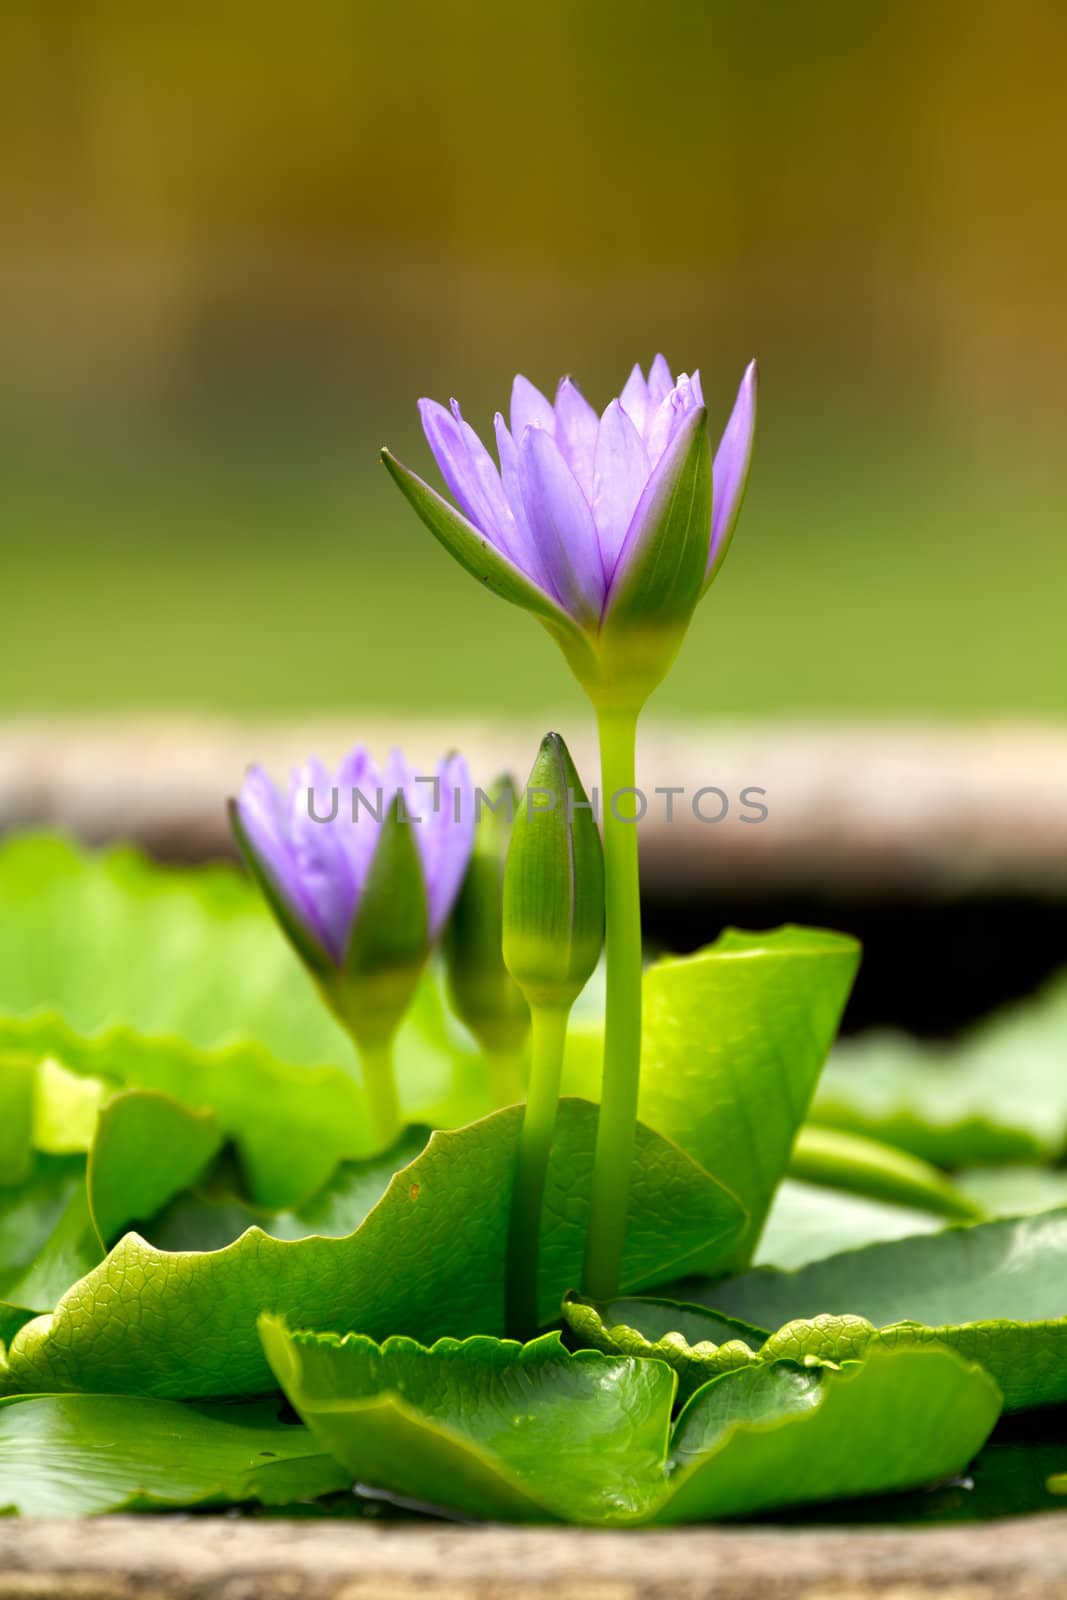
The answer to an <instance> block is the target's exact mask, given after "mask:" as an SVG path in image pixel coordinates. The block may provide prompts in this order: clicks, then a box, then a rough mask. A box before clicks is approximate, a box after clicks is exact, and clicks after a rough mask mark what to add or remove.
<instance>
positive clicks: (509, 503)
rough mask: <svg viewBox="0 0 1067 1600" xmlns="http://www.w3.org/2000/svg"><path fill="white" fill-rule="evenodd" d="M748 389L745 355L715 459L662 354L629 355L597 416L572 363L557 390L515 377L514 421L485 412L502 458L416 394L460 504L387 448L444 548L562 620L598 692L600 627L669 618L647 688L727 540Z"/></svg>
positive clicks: (700, 405) (752, 411)
mask: <svg viewBox="0 0 1067 1600" xmlns="http://www.w3.org/2000/svg"><path fill="white" fill-rule="evenodd" d="M756 389H757V373H756V365H755V362H753V363H751V364H750V365H749V367H748V369H747V371H746V372H745V375H744V377H743V379H742V381H741V386H740V390H739V392H738V395H737V400H736V402H735V405H734V408H733V412H732V414H731V416H730V419H729V421H728V423H727V425H726V429H725V431H724V433H723V435H722V438H721V440H720V442H719V445H718V449H717V451H716V453H715V459H714V464H713V466H710V470H709V463H708V461H707V459H706V458H707V456H708V454H709V448H710V447H709V445H708V441H707V432H706V419H707V412H706V409H705V406H704V397H703V392H702V389H701V383H700V374H699V373H698V372H694V373H693V375H692V377H690V376H688V375H686V374H685V373H681V374H679V376H678V378H677V380H676V379H675V378H674V377H673V376H672V374H671V370H670V368H669V367H668V365H667V362H666V360H665V359H664V358H663V356H661V355H660V356H657V357H656V359H655V360H654V361H653V363H652V366H651V368H650V369H649V373H648V376H647V378H646V377H645V375H644V373H643V372H642V371H641V368H640V367H639V366H635V367H634V369H633V371H632V372H631V374H630V376H629V378H628V379H627V381H626V385H625V387H624V388H623V390H622V393H621V394H620V395H619V397H618V399H616V400H612V401H611V403H610V405H608V407H607V409H606V410H605V411H604V412H603V414H602V415H601V416H599V417H598V416H597V413H596V412H595V411H594V410H593V408H592V406H591V405H590V404H589V402H588V401H587V400H586V399H585V397H584V396H583V395H582V393H581V391H580V390H579V389H578V388H577V386H576V385H575V384H574V383H573V382H572V381H571V379H570V378H564V379H563V380H562V382H561V383H560V385H559V388H558V389H557V391H556V398H555V402H554V404H553V403H550V402H549V401H548V399H546V397H545V396H544V395H543V394H542V393H541V391H540V390H539V389H537V388H535V386H534V385H533V384H532V383H530V382H529V381H528V380H527V379H526V378H524V377H521V376H519V377H517V378H516V379H515V381H514V385H513V387H512V395H511V410H510V418H509V421H510V426H509V423H508V422H505V420H504V418H503V416H501V415H500V414H499V413H498V414H497V416H496V419H495V434H496V452H497V459H494V457H493V456H492V455H491V454H490V452H489V450H488V449H487V448H486V447H485V445H484V444H483V443H482V441H481V440H480V439H479V437H478V435H477V434H476V433H475V431H474V429H473V428H472V427H471V426H470V425H469V423H467V422H466V421H465V420H464V417H463V414H462V412H461V410H460V407H459V405H458V403H457V402H456V401H455V400H453V401H452V403H451V407H450V409H446V408H445V407H444V406H442V405H439V404H438V403H437V402H436V401H433V400H421V401H420V402H419V411H420V415H421V418H422V425H423V429H424V431H425V434H426V438H427V441H428V443H429V445H430V449H431V450H432V451H433V454H434V458H435V460H436V462H437V465H438V467H439V468H440V471H441V474H442V476H443V478H444V480H445V483H446V485H447V486H448V489H449V491H450V492H451V494H452V497H453V499H454V501H455V503H456V506H458V508H459V514H457V513H456V511H455V510H454V508H453V507H452V506H450V505H449V504H448V502H447V501H446V500H444V499H443V497H442V496H440V495H438V494H437V493H436V492H435V491H434V490H432V489H431V488H430V487H429V486H428V485H427V484H425V483H423V482H422V480H421V479H419V478H417V477H416V476H415V474H414V473H411V472H410V471H409V470H408V469H407V468H406V467H402V466H401V465H400V463H399V462H397V461H395V460H394V459H393V457H392V456H390V455H389V453H388V452H383V459H384V460H385V463H386V466H387V467H388V468H389V470H390V472H391V473H392V475H393V477H394V478H395V479H396V481H397V483H398V484H399V486H400V488H401V489H403V491H404V493H405V494H406V495H407V497H408V499H409V500H410V501H411V503H412V505H413V506H414V507H415V509H416V511H418V513H419V515H420V516H421V517H422V519H423V521H424V522H426V523H427V525H428V526H429V527H430V529H431V531H432V532H433V533H434V534H436V536H437V537H438V539H440V540H441V542H442V543H443V544H445V545H446V547H447V548H448V549H449V550H451V552H452V554H454V555H456V556H457V557H458V559H459V560H460V561H461V562H462V563H463V564H464V565H465V566H467V567H468V569H469V570H471V571H473V572H474V573H475V574H476V575H477V576H479V577H480V578H481V579H482V581H483V582H484V583H485V584H486V585H487V586H488V587H489V588H492V589H495V590H496V591H497V592H498V593H500V594H502V595H503V596H504V597H505V598H507V599H510V600H513V601H515V602H516V603H517V604H519V605H523V606H525V607H526V608H527V609H529V610H532V611H535V612H537V613H538V614H539V615H540V616H541V619H542V621H544V622H545V623H546V624H547V625H548V626H549V628H550V630H551V631H553V632H555V633H556V634H557V636H558V637H559V638H560V642H561V643H562V644H563V645H564V649H565V650H567V653H568V656H569V658H570V659H571V663H572V666H574V668H575V671H576V672H577V673H578V676H579V677H580V678H581V679H582V680H583V682H586V684H587V687H590V691H591V692H593V693H594V698H600V695H599V694H598V693H597V692H596V688H595V687H594V686H595V685H596V686H599V685H600V684H602V681H603V679H604V676H605V674H604V672H603V670H602V664H601V666H600V668H598V669H597V670H590V666H589V662H590V659H592V658H595V657H597V656H598V655H601V654H602V650H603V646H604V645H605V643H606V642H607V641H608V639H609V636H611V635H612V634H621V633H624V632H626V631H628V630H630V631H632V628H633V626H634V624H635V621H636V622H639V624H640V626H641V627H642V628H643V629H644V630H645V631H646V633H647V632H648V631H649V630H650V629H651V630H656V629H665V630H666V631H667V632H668V633H669V634H671V636H672V637H671V641H670V642H671V645H672V648H669V649H666V648H657V649H656V650H655V651H653V652H652V654H653V655H654V656H655V658H656V659H655V660H654V661H653V660H650V661H649V662H648V663H647V667H648V671H647V674H646V676H647V678H648V682H647V684H646V686H645V689H644V693H647V692H648V690H649V689H650V688H651V687H654V686H655V683H656V682H658V681H659V678H660V677H661V676H662V674H663V672H664V671H665V670H666V668H667V666H669V664H670V660H671V659H673V655H674V652H675V650H676V648H677V644H678V642H680V636H681V634H682V633H683V632H684V629H685V626H686V625H687V623H688V621H689V617H690V616H691V614H692V610H693V608H694V607H695V605H696V603H697V601H698V600H699V598H700V596H701V594H702V593H703V592H704V590H705V589H706V588H707V586H708V584H709V583H710V582H711V579H712V578H713V577H714V575H715V573H716V572H717V570H718V568H719V566H720V565H721V563H722V561H723V559H724V557H725V555H726V551H727V548H728V546H729V543H730V539H731V536H732V534H733V530H734V527H735V525H736V522H737V517H738V513H739V511H740V508H741V502H742V499H743V496H744V491H745V485H746V482H747V479H748V470H749V465H750V462H751V457H752V445H753V438H754V432H755V423H756ZM576 635H581V636H582V642H581V644H580V645H576ZM661 658H662V659H661ZM641 698H643V695H642V696H641Z"/></svg>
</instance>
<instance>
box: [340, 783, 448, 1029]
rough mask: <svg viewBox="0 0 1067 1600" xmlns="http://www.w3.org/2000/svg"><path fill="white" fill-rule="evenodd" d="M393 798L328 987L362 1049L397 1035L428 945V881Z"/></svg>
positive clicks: (409, 822) (407, 824)
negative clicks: (345, 944)
mask: <svg viewBox="0 0 1067 1600" xmlns="http://www.w3.org/2000/svg"><path fill="white" fill-rule="evenodd" d="M401 805H402V799H401V796H400V795H396V796H394V798H393V800H392V802H391V804H390V806H389V810H388V812H387V813H386V816H385V819H384V821H383V823H382V827H381V832H380V833H379V835H378V843H377V845H376V846H375V850H374V855H373V857H372V859H371V864H370V868H369V870H368V872H367V881H366V883H365V884H364V887H363V893H362V895H361V897H360V902H359V907H358V909H357V911H356V915H355V918H354V920H353V923H352V928H351V931H350V933H349V936H348V948H347V949H346V951H345V959H344V966H343V967H342V968H341V971H340V973H338V974H336V975H333V974H331V975H330V976H329V977H328V978H327V979H326V980H325V982H324V984H323V988H324V992H325V994H326V997H327V999H328V1000H329V1002H330V1004H331V1005H332V1006H333V1007H334V1009H335V1010H336V1011H337V1013H338V1015H339V1016H340V1017H341V1018H342V1020H343V1021H344V1022H345V1024H346V1025H347V1026H348V1027H349V1028H350V1029H351V1031H352V1034H353V1035H354V1037H355V1039H356V1040H357V1042H358V1043H359V1044H360V1045H364V1046H366V1045H374V1044H380V1043H382V1042H384V1041H385V1040H387V1039H389V1038H391V1037H392V1035H393V1033H394V1032H395V1031H396V1028H397V1027H398V1025H399V1023H400V1020H401V1018H402V1017H403V1015H404V1012H405V1011H406V1010H407V1008H408V1006H409V1005H410V1004H411V1001H412V998H413V996H414V993H415V988H416V986H417V984H418V981H419V975H420V973H421V972H422V968H423V965H424V964H425V961H426V957H427V954H428V952H429V946H430V933H429V906H428V904H427V899H426V879H425V875H424V873H423V868H422V860H421V857H420V856H419V847H418V845H417V844H416V842H415V835H414V829H415V828H416V827H418V826H420V824H419V823H417V822H415V821H413V820H410V819H407V820H405V818H404V817H403V816H402V814H401Z"/></svg>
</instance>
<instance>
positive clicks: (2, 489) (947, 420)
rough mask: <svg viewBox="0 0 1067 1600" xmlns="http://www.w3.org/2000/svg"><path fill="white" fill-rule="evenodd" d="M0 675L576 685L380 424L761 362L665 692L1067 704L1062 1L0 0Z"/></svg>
mask: <svg viewBox="0 0 1067 1600" xmlns="http://www.w3.org/2000/svg"><path fill="white" fill-rule="evenodd" d="M0 33H2V38H0V187H2V205H3V211H2V215H3V228H2V233H0V347H2V358H0V548H2V566H0V572H2V575H3V576H2V585H3V596H4V602H5V603H4V608H3V624H2V631H0V640H2V642H0V660H2V663H3V670H2V673H0V709H3V710H5V711H13V710H14V711H32V710H39V709H51V708H55V709H74V710H82V709H84V710H98V709H106V708H121V707H124V706H133V705H140V706H164V705H170V706H190V707H205V708H219V709H237V710H245V711H264V712H266V711H272V710H283V711H300V710H308V711H310V710H317V709H324V710H352V711H358V710H359V708H361V707H366V708H371V709H374V710H390V709H394V708H396V709H414V708H425V709H428V710H431V711H437V710H440V711H445V710H447V709H448V708H449V707H457V708H461V709H463V710H478V709H482V708H485V709H501V708H503V707H509V708H510V707H514V708H515V709H517V710H521V711H523V712H530V713H533V712H535V711H536V712H539V713H542V712H543V713H544V714H545V715H546V716H547V715H548V714H550V713H551V712H552V711H553V710H554V709H555V708H557V707H564V706H570V705H572V704H573V703H575V702H576V701H577V698H578V691H577V690H576V689H575V688H574V687H573V686H572V685H571V684H570V682H569V679H568V677H567V675H566V671H565V668H564V667H563V666H562V664H561V662H560V660H559V657H558V652H557V651H556V650H555V649H554V647H552V645H551V644H550V643H549V641H548V640H547V639H545V638H543V636H542V635H541V633H540V630H539V629H538V628H537V625H536V624H535V623H533V622H532V621H531V620H530V619H528V618H525V617H522V616H520V615H519V614H518V613H516V612H514V611H512V610H511V609H510V608H508V607H506V606H504V605H503V604H502V603H500V602H497V601H494V600H493V599H492V598H491V597H489V596H487V595H485V594H482V593H480V592H479V590H478V588H477V586H476V585H475V584H474V583H473V582H472V581H471V580H470V579H469V578H467V577H466V576H465V574H463V573H462V572H460V571H459V569H458V568H455V567H454V566H453V565H452V564H451V562H450V561H449V559H448V557H447V556H446V555H445V554H444V553H443V552H442V551H440V550H439V549H438V547H437V546H436V545H435V544H434V543H433V541H432V540H431V538H430V536H429V535H428V534H427V533H426V532H425V531H424V530H423V529H422V528H421V526H419V525H418V524H417V523H416V522H415V520H414V518H413V516H412V514H411V513H410V512H409V511H408V509H407V507H406V506H405V505H404V504H403V502H402V501H401V500H400V497H399V496H398V495H397V493H396V491H395V490H394V489H393V488H392V486H391V485H390V484H389V483H388V481H387V479H386V478H385V474H384V473H383V472H382V471H381V469H380V468H379V467H378V466H377V464H376V454H377V447H378V446H379V445H380V444H381V443H383V442H388V443H389V444H390V446H391V447H392V448H393V449H394V450H395V451H396V453H397V454H398V455H400V456H401V458H402V459H404V460H406V461H408V462H409V463H410V464H411V465H413V466H415V467H416V469H417V470H421V471H425V472H426V473H427V475H428V476H432V477H433V481H436V475H435V474H433V473H432V472H431V470H430V469H431V467H432V463H431V461H430V457H429V452H428V450H427V449H426V447H425V444H424V443H423V441H422V438H421V435H420V433H419V430H418V425H417V418H416V413H415V400H416V398H417V397H418V396H419V395H422V394H430V395H433V396H435V397H436V398H439V399H447V398H448V396H449V395H451V394H455V395H457V396H459V397H460V399H461V400H462V402H463V404H464V409H465V412H466V414H467V415H468V417H469V418H470V420H472V421H473V422H475V424H476V425H477V426H478V427H479V428H485V427H487V426H488V424H489V421H490V418H491V415H492V412H493V410H494V409H495V408H496V407H497V406H501V405H503V404H504V402H505V401H506V398H507V393H508V389H509V385H510V380H511V375H512V373H513V372H514V371H516V370H521V371H524V372H526V373H527V374H528V375H529V376H530V377H532V378H533V379H534V380H535V381H537V382H539V383H540V384H541V385H542V386H543V387H546V388H547V387H551V386H552V385H554V383H555V380H556V378H557V377H558V375H559V374H560V373H562V372H564V371H571V372H573V373H574V375H575V376H576V378H577V379H578V381H579V383H580V384H581V385H582V387H583V388H584V389H585V391H586V393H587V394H588V396H589V398H590V399H591V400H592V401H593V402H594V404H596V405H597V406H598V408H600V407H602V406H603V405H604V404H605V403H606V401H607V400H608V399H609V398H610V396H611V395H612V394H614V393H616V392H617V391H618V388H619V387H620V385H621V383H622V381H623V380H624V378H625V376H626V373H627V371H628V369H629V367H630V365H631V364H632V362H633V361H634V360H635V359H640V360H642V361H643V362H645V363H647V361H648V360H649V359H650V358H651V356H652V355H653V354H654V353H655V351H656V350H657V349H660V348H662V349H663V351H664V352H665V353H666V355H667V356H668V359H669V360H670V361H671V362H672V364H673V365H674V366H675V367H676V368H677V367H683V368H692V367H693V366H699V367H700V368H701V370H702V372H703V374H704V379H705V391H706V393H707V394H708V397H709V401H710V404H711V407H712V415H713V420H714V421H715V422H717V423H718V424H719V425H721V423H722V422H724V421H725V418H726V415H727V413H728V409H729V406H730V403H731V400H732V396H733V391H734V389H735V387H736V384H737V382H738V380H739V378H740V375H741V371H742V368H743V366H744V363H745V361H746V360H747V359H748V357H749V356H750V355H753V354H755V355H758V357H759V358H760V362H761V368H762V380H763V382H762V396H761V420H760V431H759V437H758V442H757V454H756V462H755V466H754V471H753V478H752V484H751V488H750V492H749V500H748V505H747V508H746V511H745V513H744V515H743V518H742V522H741V525H740V528H739V531H738V536H737V539H736V542H735V545H734V549H733V552H732V554H731V556H730V559H729V561H728V563H727V565H726V568H725V569H724V572H723V575H722V577H721V578H720V580H719V582H718V583H717V584H716V587H715V589H714V590H713V591H712V594H711V596H710V597H709V599H708V601H707V602H706V603H705V605H704V607H703V608H702V610H701V612H700V613H699V615H698V618H697V620H696V622H695V624H694V627H693V630H692V633H691V636H690V638H689V640H688V642H687V644H686V647H685V649H684V651H683V654H682V657H681V659H680V662H679V664H678V667H677V669H676V670H675V673H674V675H673V676H672V678H671V679H670V680H669V681H668V683H667V685H666V686H665V687H664V688H663V689H662V690H661V691H660V693H659V695H658V696H657V700H656V706H657V708H658V709H659V710H660V711H663V712H669V711H677V712H689V713H700V712H708V713H717V714H721V713H727V714H731V713H739V714H741V713H744V714H749V713H770V712H792V711H846V712H864V711H868V710H870V711H877V712H890V711H904V712H907V711H926V710H931V711H935V712H949V713H957V712H961V713H966V714H975V713H983V712H1039V713H1055V712H1062V711H1063V709H1064V705H1065V701H1067V672H1065V670H1064V662H1065V654H1067V652H1065V646H1064V631H1065V630H1064V610H1065V607H1064V592H1065V587H1067V584H1065V579H1067V539H1065V531H1067V515H1065V513H1067V450H1065V447H1064V440H1065V437H1067V427H1065V423H1067V399H1065V385H1064V377H1063V375H1064V371H1065V367H1067V309H1065V285H1067V207H1065V206H1064V203H1063V181H1064V180H1063V174H1064V172H1065V170H1067V118H1065V116H1064V112H1063V84H1064V80H1065V68H1067V7H1065V6H1064V5H1063V4H1062V3H1060V0H1021V3H1018V4H1016V5H1014V6H1013V7H1011V8H1010V9H1008V8H1005V7H1004V6H1003V5H1002V4H998V3H994V0H956V3H953V0H886V3H861V0H853V3H846V0H810V3H807V4H795V3H790V0H736V3H734V0H709V3H699V0H656V3H651V0H612V3H610V4H609V3H605V0H569V3H566V4H564V3H562V0H542V3H541V4H539V5H537V6H536V7H527V6H508V5H504V4H503V3H497V0H446V3H444V4H431V3H430V0H406V3H403V0H401V3H393V4H391V5H389V6H379V5H376V4H374V5H372V4H362V3H348V4H342V3H340V0H304V3H303V4H301V5H299V6H293V5H291V4H285V5H281V4H271V3H259V4H256V5H251V4H247V5H246V4H240V3H233V4H223V5H218V4H214V5H213V4H207V3H198V0H193V3H190V4H187V5H182V6H176V7H154V6H143V5H135V4H132V3H129V4H120V3H117V0H116V3H112V4H107V3H97V4H93V3H85V4H78V3H76V0H69V3H67V0H6V3H5V5H4V7H3V18H2V21H0Z"/></svg>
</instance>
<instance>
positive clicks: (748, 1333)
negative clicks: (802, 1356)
mask: <svg viewBox="0 0 1067 1600" xmlns="http://www.w3.org/2000/svg"><path fill="white" fill-rule="evenodd" d="M563 1320H564V1322H565V1323H566V1325H567V1328H568V1329H569V1331H570V1335H571V1344H572V1346H573V1347H574V1348H576V1349H579V1348H580V1349H583V1350H600V1351H602V1352H603V1354H605V1355H613V1356H641V1357H643V1358H644V1359H646V1360H655V1361H663V1362H666V1364H667V1366H669V1367H671V1368H673V1370H674V1371H675V1372H676V1373H677V1374H678V1393H679V1396H680V1398H681V1399H683V1400H688V1399H689V1397H690V1396H691V1395H693V1394H695V1393H696V1391H697V1390H698V1389H700V1388H702V1387H703V1385H704V1384H705V1383H708V1382H710V1380H711V1379H712V1378H717V1377H719V1375H720V1374H721V1373H723V1372H734V1371H736V1370H737V1369H738V1368H739V1367H748V1366H751V1365H752V1363H753V1362H754V1361H757V1360H758V1359H759V1352H760V1350H761V1349H762V1348H763V1346H764V1345H765V1344H766V1343H767V1339H768V1334H767V1330H766V1329H764V1328H754V1327H753V1326H752V1325H751V1324H750V1323H747V1322H739V1321H736V1320H735V1319H733V1318H730V1317H721V1316H718V1315H717V1314H716V1313H715V1312H714V1311H709V1310H708V1309H707V1307H706V1306H687V1305H679V1304H678V1303H677V1301H674V1300H656V1299H619V1300H611V1301H608V1302H607V1303H606V1304H604V1305H597V1304H596V1303H595V1302H593V1301H590V1300H584V1299H582V1297H581V1296H580V1295H568V1296H567V1298H566V1300H565V1301H564V1302H563Z"/></svg>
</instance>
